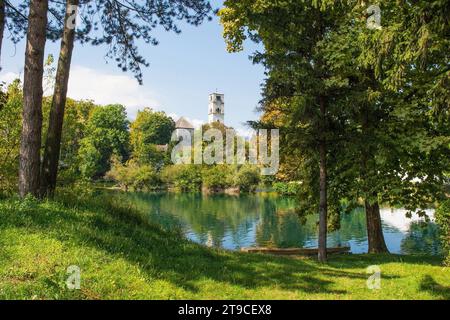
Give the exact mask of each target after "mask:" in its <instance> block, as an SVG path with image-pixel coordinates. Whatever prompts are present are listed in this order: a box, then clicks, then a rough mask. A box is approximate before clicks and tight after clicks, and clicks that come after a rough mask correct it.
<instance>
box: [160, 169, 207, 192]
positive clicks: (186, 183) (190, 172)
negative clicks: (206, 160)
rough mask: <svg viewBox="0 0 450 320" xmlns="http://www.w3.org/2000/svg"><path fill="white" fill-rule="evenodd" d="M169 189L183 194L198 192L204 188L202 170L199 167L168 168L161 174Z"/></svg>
mask: <svg viewBox="0 0 450 320" xmlns="http://www.w3.org/2000/svg"><path fill="white" fill-rule="evenodd" d="M161 177H162V180H163V181H164V183H166V184H167V185H168V186H169V188H174V189H175V190H178V191H183V192H197V191H200V189H201V187H202V169H201V166H198V165H189V164H186V165H172V166H166V167H164V169H163V170H162V173H161Z"/></svg>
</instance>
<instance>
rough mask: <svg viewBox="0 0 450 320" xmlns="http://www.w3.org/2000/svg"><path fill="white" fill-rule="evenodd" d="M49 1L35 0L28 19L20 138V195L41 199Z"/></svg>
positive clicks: (31, 4) (32, 1)
mask: <svg viewBox="0 0 450 320" xmlns="http://www.w3.org/2000/svg"><path fill="white" fill-rule="evenodd" d="M47 9H48V0H31V1H30V13H29V16H28V30H27V47H26V51H25V72H24V78H23V119H22V135H21V139H20V164H19V193H20V196H21V197H25V196H26V195H27V194H32V195H34V196H39V171H40V170H39V169H40V148H41V133H42V94H43V92H42V76H43V72H44V50H45V40H46V28H47Z"/></svg>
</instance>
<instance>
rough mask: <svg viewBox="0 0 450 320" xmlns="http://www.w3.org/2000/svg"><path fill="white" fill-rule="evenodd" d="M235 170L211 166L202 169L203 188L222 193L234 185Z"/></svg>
mask: <svg viewBox="0 0 450 320" xmlns="http://www.w3.org/2000/svg"><path fill="white" fill-rule="evenodd" d="M233 174H234V170H233V168H232V167H231V166H228V165H211V166H205V167H203V169H202V180H203V187H204V188H207V189H209V190H211V191H221V190H223V189H225V188H228V187H230V186H232V185H233V181H232V178H233Z"/></svg>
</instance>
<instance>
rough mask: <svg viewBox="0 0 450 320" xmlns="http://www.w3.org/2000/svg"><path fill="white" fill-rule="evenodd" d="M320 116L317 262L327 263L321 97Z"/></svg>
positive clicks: (324, 162) (322, 109) (324, 155)
mask: <svg viewBox="0 0 450 320" xmlns="http://www.w3.org/2000/svg"><path fill="white" fill-rule="evenodd" d="M320 114H321V118H322V119H321V127H322V130H321V131H322V132H321V138H320V142H319V157H320V160H319V170H320V177H319V180H320V181H319V185H320V191H319V192H320V193H319V250H318V259H319V262H326V261H327V215H328V206H327V145H326V141H325V134H324V133H325V132H324V131H325V130H324V129H325V127H326V125H325V121H326V106H325V101H324V98H323V97H320Z"/></svg>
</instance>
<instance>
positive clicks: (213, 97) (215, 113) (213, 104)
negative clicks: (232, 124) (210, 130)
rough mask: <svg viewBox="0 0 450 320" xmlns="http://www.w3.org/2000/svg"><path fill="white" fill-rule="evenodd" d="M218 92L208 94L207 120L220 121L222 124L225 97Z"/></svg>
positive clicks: (211, 121)
mask: <svg viewBox="0 0 450 320" xmlns="http://www.w3.org/2000/svg"><path fill="white" fill-rule="evenodd" d="M224 97H225V96H224V95H223V94H220V93H212V94H210V95H209V105H208V110H209V111H208V122H209V123H214V122H220V123H222V124H224V117H225V99H224Z"/></svg>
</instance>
